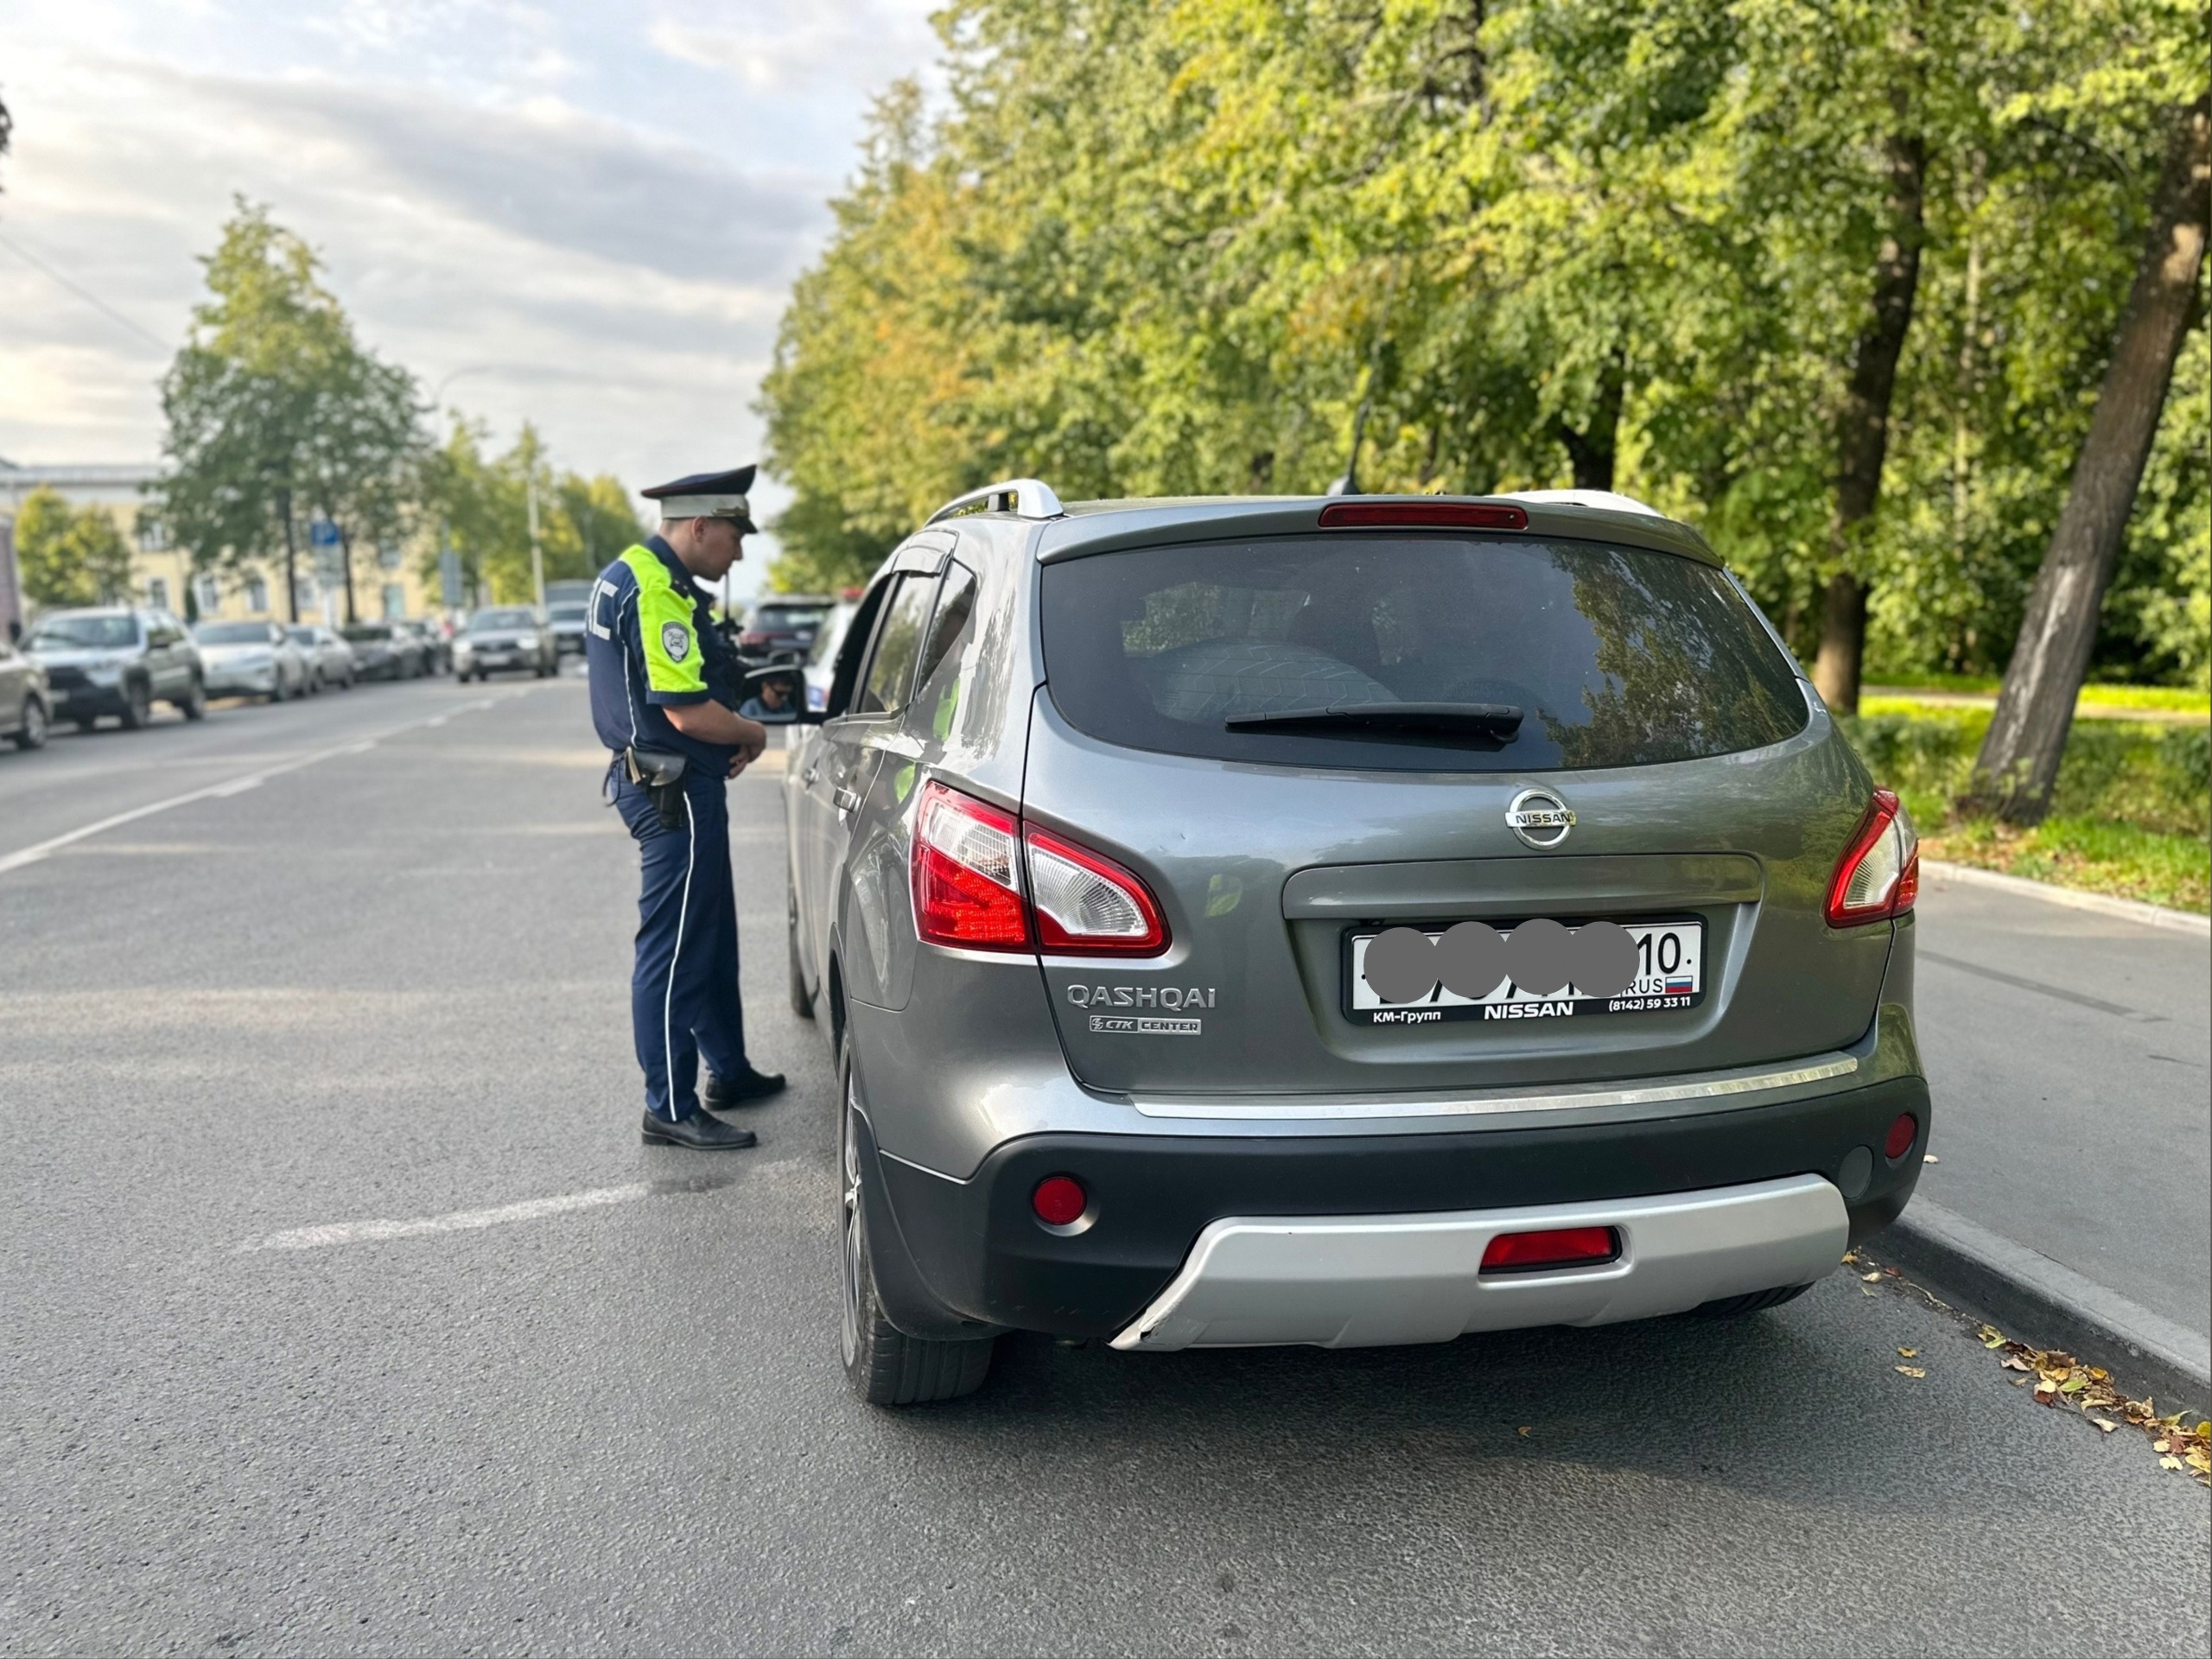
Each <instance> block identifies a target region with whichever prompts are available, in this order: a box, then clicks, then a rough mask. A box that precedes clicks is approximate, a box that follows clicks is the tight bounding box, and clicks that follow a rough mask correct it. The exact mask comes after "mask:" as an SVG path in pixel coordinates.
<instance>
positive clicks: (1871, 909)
mask: <svg viewBox="0 0 2212 1659" xmlns="http://www.w3.org/2000/svg"><path fill="white" fill-rule="evenodd" d="M1919 896H1920V837H1919V836H1918V835H1916V833H1915V832H1914V830H1913V827H1912V818H1911V816H1910V814H1908V813H1907V812H1906V811H1905V810H1904V803H1902V802H1901V801H1899V800H1898V799H1897V797H1896V796H1895V795H1893V794H1891V792H1890V791H1888V790H1886V789H1878V790H1876V791H1874V798H1873V800H1872V802H1871V803H1870V804H1868V806H1867V808H1866V817H1864V818H1862V819H1860V820H1859V829H1858V832H1857V833H1856V834H1854V835H1853V836H1852V837H1851V844H1850V845H1849V846H1847V847H1846V848H1845V849H1844V851H1843V856H1842V857H1841V858H1840V859H1839V860H1838V861H1836V867H1835V876H1834V880H1831V881H1830V882H1829V883H1828V904H1827V917H1828V925H1829V926H1830V927H1857V926H1858V925H1859V924H1861V923H1862V922H1880V921H1887V920H1888V919H1890V918H1891V917H1894V916H1902V915H1904V913H1905V912H1907V911H1909V910H1910V909H1911V908H1912V903H1913V900H1914V899H1917V898H1918V897H1919Z"/></svg>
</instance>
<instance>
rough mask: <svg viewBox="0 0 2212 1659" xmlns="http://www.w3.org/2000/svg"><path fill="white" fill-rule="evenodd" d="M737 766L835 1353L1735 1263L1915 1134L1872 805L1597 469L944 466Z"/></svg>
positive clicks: (1781, 668) (1242, 1316)
mask: <svg viewBox="0 0 2212 1659" xmlns="http://www.w3.org/2000/svg"><path fill="white" fill-rule="evenodd" d="M825 717H826V721H825V723H823V724H821V725H820V726H819V727H818V728H810V729H809V730H808V731H807V732H806V734H805V735H804V739H803V741H801V743H800V745H799V747H798V748H797V749H796V750H795V751H794V752H793V753H792V754H791V762H790V766H789V770H788V772H787V774H786V779H785V805H786V810H787V816H788V820H789V832H790V833H789V845H790V849H791V912H790V913H791V995H792V1000H793V1002H794V1004H795V1006H797V1007H799V1008H800V1009H802V1010H813V1011H816V1013H817V1016H818V1018H819V1019H820V1020H821V1023H822V1027H823V1031H824V1033H825V1034H826V1036H827V1037H828V1039H829V1041H830V1043H831V1044H832V1045H833V1046H834V1049H835V1052H836V1057H837V1075H838V1079H839V1090H840V1098H839V1120H840V1121H839V1133H838V1141H839V1147H840V1160H841V1169H842V1179H841V1183H840V1185H841V1190H842V1194H843V1202H842V1208H843V1226H842V1251H843V1260H844V1285H845V1306H844V1331H843V1351H844V1358H845V1364H846V1367H847V1370H848V1374H849V1376H850V1378H851V1380H852V1382H853V1384H854V1386H855V1388H856V1389H859V1391H860V1392H861V1395H863V1396H864V1397H865V1398H867V1399H868V1400H870V1401H873V1402H879V1403H904V1402H910V1401H917V1400H926V1399H939V1398H944V1397H947V1396H949V1395H956V1394H960V1393H963V1392H965V1391H967V1390H968V1389H972V1388H974V1387H976V1385H977V1384H978V1383H980V1382H981V1381H982V1376H983V1375H984V1371H985V1369H986V1368H987V1366H988V1363H989V1356H990V1352H991V1343H992V1340H993V1338H995V1336H996V1335H997V1334H998V1333H999V1332H1004V1331H1009V1330H1026V1331H1039V1332H1052V1333H1053V1334H1055V1335H1058V1336H1062V1337H1068V1338H1096V1339H1099V1340H1102V1341H1105V1342H1109V1343H1110V1344H1112V1345H1113V1346H1114V1347H1116V1348H1117V1349H1122V1350H1141V1351H1160V1350H1173V1349H1179V1348H1184V1347H1189V1346H1217V1345H1247V1344H1281V1343H1305V1344H1319V1345H1321V1346H1324V1347H1340V1346H1356V1345H1361V1344H1383V1343H1408V1342H1439V1341H1446V1340H1448V1339H1450V1338H1454V1337H1457V1336H1459V1335H1460V1334H1461V1333H1462V1332H1469V1331H1491V1330H1502V1329H1509V1328H1513V1327H1516V1326H1525V1325H1551V1324H1567V1325H1602V1324H1606V1323H1610V1322H1612V1321H1616V1320H1622V1319H1643V1318H1647V1317H1651V1316H1654V1315H1660V1314H1671V1313H1687V1312H1690V1311H1693V1310H1696V1311H1701V1312H1704V1313H1716V1314H1717V1313H1749V1312H1751V1311H1753V1310H1756V1309H1759V1308H1764V1307H1768V1306H1773V1305H1775V1304H1777V1303H1779V1302H1783V1301H1786V1300H1789V1299H1790V1298H1792V1297H1794V1296H1796V1295H1798V1294H1801V1293H1802V1291H1803V1290H1804V1289H1805V1288H1806V1287H1808V1286H1810V1285H1811V1284H1813V1283H1814V1282H1815V1281H1817V1280H1819V1279H1820V1278H1821V1277H1822V1276H1823V1275H1824V1274H1827V1273H1829V1272H1830V1271H1832V1270H1833V1269H1834V1267H1835V1266H1836V1263H1837V1262H1838V1260H1839V1259H1840V1257H1841V1255H1842V1254H1843V1252H1844V1251H1845V1249H1847V1247H1848V1246H1849V1245H1850V1244H1852V1243H1854V1242H1856V1241H1858V1240H1860V1239H1863V1238H1865V1237H1866V1236H1868V1235H1870V1234H1872V1233H1873V1232H1875V1231H1877V1230H1879V1229H1880V1228H1882V1227H1884V1226H1885V1225H1887V1224H1888V1223H1889V1222H1890V1221H1891V1220H1892V1219H1893V1218H1895V1217H1896V1216H1897V1213H1898V1212H1899V1211H1901V1210H1902V1209H1903V1208H1904V1205H1905V1202H1906V1200H1907V1199H1908V1198H1910V1195H1911V1193H1912V1191H1913V1186H1914V1183H1915V1181H1916V1178H1917V1176H1918V1174H1919V1168H1920V1163H1921V1156H1922V1149H1923V1147H1924V1146H1925V1144H1926V1140H1927V1135H1928V1129H1929V1097H1928V1086H1927V1084H1926V1082H1925V1081H1924V1080H1923V1074H1922V1068H1921V1063H1920V1058H1919V1054H1918V1052H1917V1050H1916V1046H1915V1043H1914V1037H1913V1023H1912V962H1913V953H1912V941H1913V918H1912V905H1913V898H1914V893H1915V889H1916V883H1917V880H1918V863H1917V857H1918V855H1917V850H1916V842H1915V839H1914V836H1913V832H1912V828H1911V825H1910V822H1909V820H1908V819H1907V818H1906V817H1905V816H1904V812H1903V810H1901V809H1900V807H1899V806H1898V804H1897V798H1896V797H1895V796H1893V795H1891V794H1890V793H1889V792H1888V791H1885V790H1882V789H1879V788H1878V787H1876V785H1875V783H1874V780H1873V779H1872V778H1870V777H1869V776H1868V775H1867V772H1866V767H1865V766H1863V765H1862V764H1861V763H1860V760H1859V757H1858V755H1857V754H1856V753H1854V752H1853V749H1852V747H1851V746H1850V745H1849V743H1848V742H1847V741H1846V740H1845V738H1844V737H1843V735H1842V734H1841V733H1840V731H1839V730H1838V729H1837V728H1836V726H1835V724H1834V721H1832V720H1831V719H1830V718H1829V716H1828V713H1827V709H1825V708H1824V707H1823V706H1822V705H1821V701H1820V698H1819V697H1818V696H1817V695H1816V694H1815V692H1814V690H1813V689H1812V687H1811V686H1810V685H1809V684H1808V683H1806V682H1805V680H1804V679H1803V678H1802V676H1801V675H1800V673H1799V672H1798V670H1797V668H1796V664H1795V663H1794V662H1793V660H1792V659H1791V658H1790V656H1789V652H1787V651H1786V650H1785V649H1784V648H1783V645H1782V643H1781V641H1780V640H1779V639H1778V638H1777V636H1776V634H1775V633H1774V632H1773V630H1772V629H1771V628H1770V626H1768V625H1767V623H1766V622H1765V620H1764V618H1763V617H1762V615H1761V614H1760V613H1759V612H1758V609H1757V607H1755V606H1753V605H1752V604H1751V601H1750V600H1749V598H1748V597H1747V596H1746V595H1745V593H1744V592H1743V590H1742V589H1741V588H1740V587H1739V586H1738V584H1737V583H1736V582H1734V580H1733V579H1732V577H1731V576H1730V575H1729V574H1728V572H1727V571H1726V569H1724V568H1723V567H1722V565H1721V563H1720V562H1719V559H1718V558H1717V557H1716V556H1715V555H1714V554H1713V550H1711V549H1710V548H1709V547H1708V546H1707V544H1706V543H1705V542H1704V540H1703V539H1702V538H1701V537H1700V536H1699V535H1698V533H1697V532H1696V531H1694V530H1693V529H1691V528H1689V527H1688V526H1687V525H1684V524H1676V523H1674V522H1672V521H1670V520H1668V519H1666V518H1661V517H1659V516H1658V515H1657V514H1656V513H1653V512H1650V511H1649V509H1646V508H1643V507H1641V506H1640V505H1638V504H1637V503H1634V502H1630V501H1628V500H1626V499H1623V498H1620V497H1618V496H1606V495H1598V494H1595V493H1590V494H1581V493H1573V494H1565V495H1553V494H1548V493H1535V494H1530V495H1527V496H1520V497H1499V498H1487V499H1441V498H1427V497H1423V498H1392V497H1359V498H1351V499H1275V500H1236V499H1231V500H1190V501H1125V502H1100V503H1092V504H1084V505H1071V506H1068V507H1065V508H1064V507H1063V506H1062V505H1060V503H1059V502H1058V499H1056V498H1055V497H1054V496H1053V494H1052V492H1051V491H1050V490H1049V489H1047V488H1046V487H1045V486H1043V485H1041V484H1039V483H1036V482H1035V481H1034V480H1019V481H1016V482H1014V483H1010V484H1005V485H998V486H992V487H991V488H990V489H988V490H985V491H981V492H978V493H976V494H975V495H974V496H970V497H965V498H963V499H961V500H960V501H958V502H955V503H953V504H951V505H950V506H949V507H948V508H947V509H945V510H944V512H940V513H939V514H938V515H937V517H936V518H933V519H932V520H931V522H930V524H929V525H928V526H927V527H926V528H925V529H923V530H922V531H919V532H918V533H917V534H915V535H914V536H912V537H910V538H909V539H908V540H907V541H906V543H905V544H904V545H902V546H901V547H900V548H899V550H897V551H896V552H895V553H894V554H893V556H892V557H891V559H890V560H889V562H888V563H887V564H886V565H885V567H884V568H883V569H882V570H881V572H880V574H879V575H878V576H877V577H876V579H875V581H874V583H873V584H872V586H871V587H870V588H869V589H868V595H867V597H866V599H865V600H864V601H863V602H862V605H861V609H860V611H859V612H858V613H856V614H855V617H854V619H853V623H852V626H851V629H850V631H849V632H848V634H847V636H846V639H845V642H844V645H843V646H842V648H841V650H840V651H839V652H838V656H837V661H836V675H835V677H834V679H833V680H832V683H831V685H830V690H829V696H828V699H827V707H826V709H824V710H823V713H822V714H819V715H814V716H812V718H813V719H815V720H817V721H824V720H825Z"/></svg>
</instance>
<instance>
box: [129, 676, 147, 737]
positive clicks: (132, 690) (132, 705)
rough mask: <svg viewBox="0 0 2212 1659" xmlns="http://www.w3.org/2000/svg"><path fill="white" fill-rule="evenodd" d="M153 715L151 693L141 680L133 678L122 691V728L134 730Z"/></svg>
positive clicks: (141, 726) (138, 728)
mask: <svg viewBox="0 0 2212 1659" xmlns="http://www.w3.org/2000/svg"><path fill="white" fill-rule="evenodd" d="M153 717H154V698H153V694H152V693H151V692H149V691H148V690H147V689H146V683H145V681H143V680H133V681H131V683H130V685H129V686H128V687H126V688H125V689H124V693H123V729H124V731H126V732H135V731H138V730H140V729H141V728H143V727H144V726H145V724H146V722H147V721H149V720H151V719H153Z"/></svg>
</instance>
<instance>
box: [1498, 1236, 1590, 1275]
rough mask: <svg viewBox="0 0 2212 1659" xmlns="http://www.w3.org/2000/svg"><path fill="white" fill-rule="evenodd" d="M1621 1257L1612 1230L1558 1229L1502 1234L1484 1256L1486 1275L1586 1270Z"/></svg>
mask: <svg viewBox="0 0 2212 1659" xmlns="http://www.w3.org/2000/svg"><path fill="white" fill-rule="evenodd" d="M1620 1253H1621V1240H1620V1235H1619V1234H1618V1233H1617V1232H1615V1231H1614V1230H1612V1229H1611V1228H1610V1227H1555V1228H1554V1229H1552V1230H1550V1231H1549V1232H1542V1233H1500V1234H1499V1235H1498V1236H1497V1237H1496V1238H1493V1239H1492V1240H1491V1242H1490V1247H1489V1248H1488V1249H1485V1250H1484V1252H1483V1271H1484V1273H1533V1272H1534V1271H1535V1270H1536V1269H1537V1268H1586V1267H1590V1266H1592V1265H1593V1264H1595V1263H1597V1262H1611V1260H1612V1259H1613V1258H1614V1257H1616V1256H1618V1255H1619V1254H1620Z"/></svg>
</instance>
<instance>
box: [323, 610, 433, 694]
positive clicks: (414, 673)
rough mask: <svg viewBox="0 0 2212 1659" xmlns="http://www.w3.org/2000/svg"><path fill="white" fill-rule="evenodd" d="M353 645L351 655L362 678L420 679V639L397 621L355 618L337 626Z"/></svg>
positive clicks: (421, 668)
mask: <svg viewBox="0 0 2212 1659" xmlns="http://www.w3.org/2000/svg"><path fill="white" fill-rule="evenodd" d="M338 632H339V633H340V635H341V636H342V637H343V638H344V639H345V641H346V644H347V645H351V646H353V659H354V664H355V666H356V667H357V668H358V669H359V672H360V676H361V677H362V678H363V679H365V680H419V679H421V678H422V677H423V657H424V652H423V642H422V641H421V640H420V639H416V637H415V635H414V632H412V631H411V630H410V629H408V628H405V627H403V626H400V625H399V624H398V623H396V622H356V623H354V624H353V625H352V626H349V627H344V628H340V629H339V631H338Z"/></svg>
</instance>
